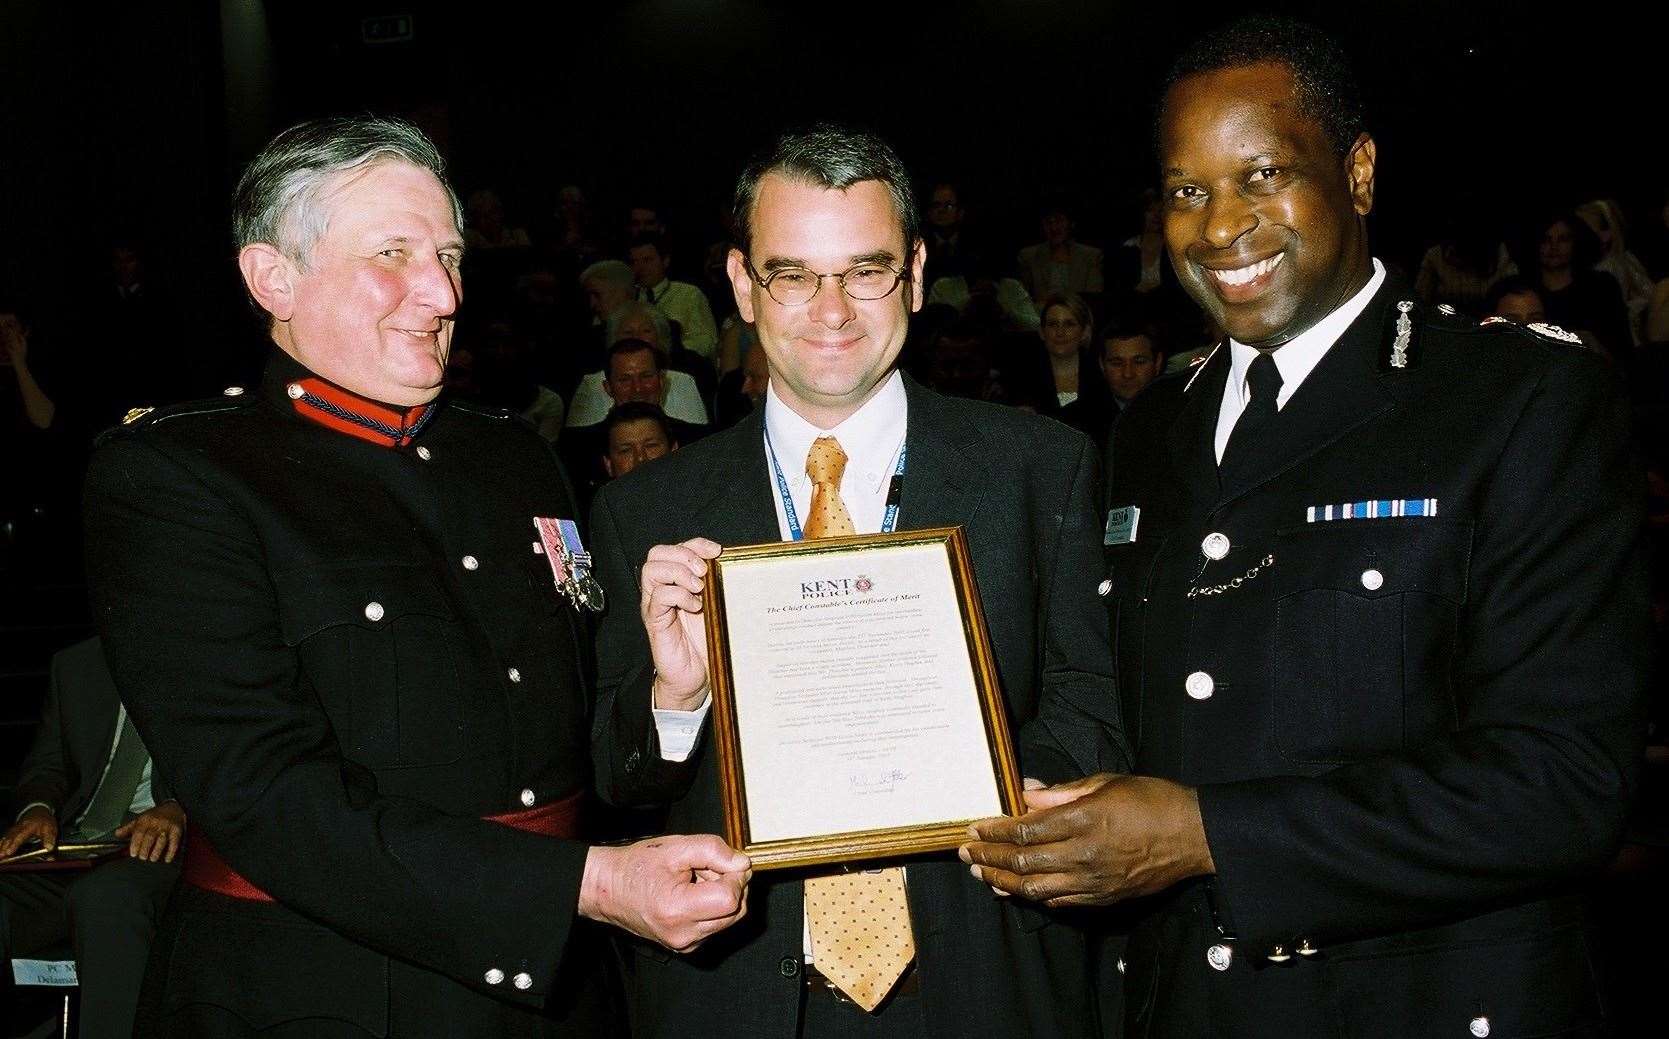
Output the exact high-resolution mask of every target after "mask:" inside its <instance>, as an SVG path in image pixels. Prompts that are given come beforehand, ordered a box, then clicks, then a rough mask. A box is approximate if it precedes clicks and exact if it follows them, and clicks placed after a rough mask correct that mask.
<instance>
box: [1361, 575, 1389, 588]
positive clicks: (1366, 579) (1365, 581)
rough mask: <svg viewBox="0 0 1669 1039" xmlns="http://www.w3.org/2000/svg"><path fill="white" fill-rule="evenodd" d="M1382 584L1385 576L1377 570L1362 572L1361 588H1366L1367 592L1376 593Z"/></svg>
mask: <svg viewBox="0 0 1669 1039" xmlns="http://www.w3.org/2000/svg"><path fill="white" fill-rule="evenodd" d="M1384 584H1385V575H1384V574H1382V573H1380V572H1379V571H1378V570H1364V571H1362V587H1363V588H1366V589H1367V590H1368V591H1370V592H1377V591H1379V589H1380V587H1381V586H1383V585H1384Z"/></svg>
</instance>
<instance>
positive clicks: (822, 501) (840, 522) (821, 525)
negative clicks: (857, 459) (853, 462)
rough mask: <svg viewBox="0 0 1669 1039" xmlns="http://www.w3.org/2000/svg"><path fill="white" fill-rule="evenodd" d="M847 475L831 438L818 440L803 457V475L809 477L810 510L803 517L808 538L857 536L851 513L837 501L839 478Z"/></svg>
mask: <svg viewBox="0 0 1669 1039" xmlns="http://www.w3.org/2000/svg"><path fill="white" fill-rule="evenodd" d="M845 472H846V452H845V451H842V450H841V449H840V441H838V440H836V439H835V438H834V437H818V438H817V439H816V440H814V441H812V443H811V451H810V452H809V453H808V454H807V455H806V475H807V476H809V477H811V510H810V514H809V515H808V516H806V527H805V535H806V537H808V538H833V537H840V536H841V535H844V534H856V533H857V532H858V528H857V527H854V526H853V525H852V514H851V513H850V512H847V511H846V503H845V502H843V501H841V500H840V478H841V476H842V474H844V473H845Z"/></svg>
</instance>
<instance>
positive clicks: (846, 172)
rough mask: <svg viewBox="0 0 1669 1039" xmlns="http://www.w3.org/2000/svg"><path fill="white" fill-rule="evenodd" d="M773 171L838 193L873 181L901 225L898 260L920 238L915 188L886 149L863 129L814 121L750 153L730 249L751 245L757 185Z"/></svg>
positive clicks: (889, 147) (737, 200)
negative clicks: (878, 184) (901, 251)
mask: <svg viewBox="0 0 1669 1039" xmlns="http://www.w3.org/2000/svg"><path fill="white" fill-rule="evenodd" d="M771 173H778V174H781V175H782V176H785V177H788V178H790V179H793V180H798V181H801V182H803V183H806V184H814V185H816V186H818V187H821V188H832V189H844V188H849V187H851V186H852V185H853V184H857V183H859V182H861V181H865V180H878V181H880V182H881V184H882V185H883V186H884V187H885V188H886V189H887V194H888V195H890V196H891V197H892V207H893V209H894V210H896V211H897V213H898V222H899V223H900V224H902V225H903V227H904V255H903V256H902V257H900V259H902V260H903V261H904V264H905V269H906V270H908V268H909V260H910V254H911V253H912V252H914V251H915V248H916V242H917V241H918V240H919V239H920V236H921V218H920V217H919V216H918V215H917V213H916V202H915V189H914V188H913V187H911V184H910V171H909V170H908V169H906V168H905V166H904V160H902V159H900V158H899V157H898V153H897V152H895V151H893V149H892V145H890V144H888V143H887V142H886V141H884V140H882V139H881V138H879V137H877V136H876V135H874V134H872V133H869V132H867V131H864V130H856V129H853V128H851V127H847V126H840V125H838V124H835V123H818V124H817V125H816V126H813V127H811V128H810V129H806V130H795V131H791V132H789V133H786V134H783V135H782V136H781V137H778V138H777V139H776V141H775V143H773V144H772V145H771V147H770V148H767V149H766V150H765V151H763V152H761V153H759V154H758V155H756V156H755V157H754V158H753V159H752V160H751V161H749V162H748V164H747V167H746V168H744V169H743V170H742V175H741V176H740V177H738V178H737V180H736V194H735V197H734V200H733V202H732V209H731V215H732V216H733V217H734V218H735V226H736V247H737V248H738V249H740V250H742V252H744V253H746V252H747V251H748V249H749V248H750V246H751V245H752V235H753V207H754V204H755V203H756V202H757V201H758V198H759V183H760V181H762V180H764V179H765V177H766V175H767V174H771Z"/></svg>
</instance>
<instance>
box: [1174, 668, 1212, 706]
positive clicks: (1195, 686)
mask: <svg viewBox="0 0 1669 1039" xmlns="http://www.w3.org/2000/svg"><path fill="white" fill-rule="evenodd" d="M1182 687H1183V688H1184V689H1186V690H1188V695H1189V696H1192V697H1193V698H1194V699H1196V700H1209V699H1211V694H1212V693H1214V692H1216V691H1217V683H1216V681H1215V680H1214V679H1212V677H1211V676H1210V675H1208V674H1206V673H1205V672H1204V671H1195V672H1194V673H1193V674H1191V675H1189V676H1188V680H1187V681H1186V682H1184V683H1183V684H1182Z"/></svg>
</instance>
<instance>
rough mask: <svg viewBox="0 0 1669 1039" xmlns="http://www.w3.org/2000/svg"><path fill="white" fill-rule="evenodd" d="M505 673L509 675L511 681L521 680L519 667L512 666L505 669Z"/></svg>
mask: <svg viewBox="0 0 1669 1039" xmlns="http://www.w3.org/2000/svg"><path fill="white" fill-rule="evenodd" d="M505 674H507V675H509V676H510V681H512V682H520V681H521V680H522V672H521V669H520V668H514V667H513V668H511V669H510V670H509V671H506V672H505Z"/></svg>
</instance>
